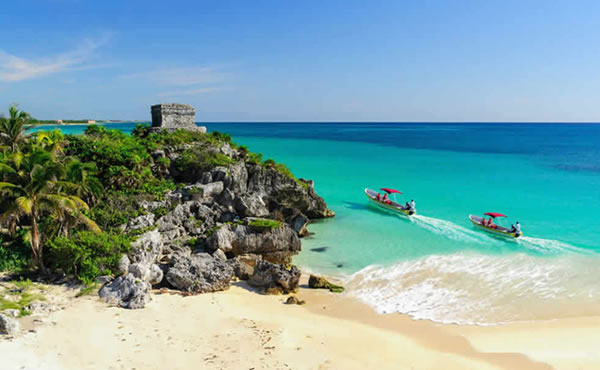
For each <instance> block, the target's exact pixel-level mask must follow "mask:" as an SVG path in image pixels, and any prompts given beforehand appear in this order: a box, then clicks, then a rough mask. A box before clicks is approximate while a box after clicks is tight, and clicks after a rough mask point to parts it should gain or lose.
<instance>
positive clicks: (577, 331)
mask: <svg viewBox="0 0 600 370" xmlns="http://www.w3.org/2000/svg"><path fill="white" fill-rule="evenodd" d="M297 296H298V298H300V299H303V300H306V302H307V303H306V304H305V305H301V306H300V305H286V304H284V301H285V299H286V298H287V296H264V295H259V294H257V293H255V292H253V291H251V290H249V288H247V287H246V286H245V285H244V284H243V283H236V284H234V286H232V287H231V288H230V289H229V290H228V291H225V292H219V293H213V294H203V295H197V296H190V297H183V296H180V295H171V294H155V295H154V296H153V300H152V302H151V303H150V304H149V305H148V306H147V307H146V308H144V309H142V310H125V309H120V308H115V307H106V305H104V304H103V303H101V302H100V301H99V300H98V299H97V298H95V297H94V296H87V297H82V298H73V299H69V300H68V303H67V305H66V307H65V309H64V310H60V311H57V312H53V313H51V314H49V316H48V317H46V318H44V320H42V321H43V323H38V324H37V326H36V328H35V332H28V333H26V334H23V335H21V336H18V337H17V338H14V339H0V368H1V369H550V368H559V369H598V368H600V350H599V349H600V319H599V318H596V317H589V318H578V319H565V320H556V321H552V322H532V323H523V324H513V325H504V326H497V327H473V326H455V325H440V324H435V323H432V322H429V321H415V320H412V319H411V318H409V317H407V316H403V315H378V314H376V313H375V312H374V311H373V310H372V309H371V308H369V307H368V306H366V305H364V304H362V303H360V302H358V301H356V300H354V299H352V298H350V297H348V296H346V295H344V294H341V295H340V294H333V293H329V292H327V291H314V290H310V289H306V288H302V289H300V291H299V292H298V294H297ZM26 326H27V325H26V324H25V325H24V327H25V328H26ZM26 329H27V328H26Z"/></svg>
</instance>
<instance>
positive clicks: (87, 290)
mask: <svg viewBox="0 0 600 370" xmlns="http://www.w3.org/2000/svg"><path fill="white" fill-rule="evenodd" d="M96 293H98V283H96V282H94V283H92V284H88V285H86V286H84V287H83V288H81V289H80V290H79V293H77V295H76V296H75V297H77V298H79V297H83V296H86V295H95V294H96Z"/></svg>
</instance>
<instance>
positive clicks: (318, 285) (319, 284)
mask: <svg viewBox="0 0 600 370" xmlns="http://www.w3.org/2000/svg"><path fill="white" fill-rule="evenodd" d="M308 287H309V288H313V289H329V291H331V292H333V293H341V292H343V291H344V287H342V286H340V285H335V284H332V283H330V282H329V281H327V279H325V278H322V277H320V276H316V275H312V274H311V275H310V277H309V278H308Z"/></svg>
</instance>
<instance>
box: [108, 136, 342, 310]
mask: <svg viewBox="0 0 600 370" xmlns="http://www.w3.org/2000/svg"><path fill="white" fill-rule="evenodd" d="M246 154H247V153H246V152H245V151H244V150H243V149H239V148H234V147H232V146H231V145H229V144H227V143H225V144H223V143H220V144H215V143H214V142H208V143H207V142H202V143H191V144H188V143H186V144H183V145H179V146H165V147H164V148H161V149H158V150H156V151H155V152H154V153H152V155H153V157H154V158H155V159H156V161H157V162H168V163H170V165H169V166H168V167H167V168H165V169H164V175H165V176H170V177H172V178H174V179H176V181H177V182H178V187H177V189H176V190H173V191H170V192H168V193H167V194H166V195H165V197H164V200H162V201H154V202H144V201H142V202H140V204H139V206H140V207H141V208H142V209H143V210H144V211H145V214H143V215H141V216H138V217H136V218H133V219H130V220H129V221H128V222H127V224H125V225H123V227H122V228H123V230H125V231H132V230H138V231H139V232H140V233H142V234H141V235H140V236H139V238H138V239H137V241H136V242H135V243H134V244H133V248H132V250H131V252H130V253H129V255H127V256H124V257H123V259H122V264H121V266H120V270H121V274H122V275H121V276H120V277H118V278H117V279H115V280H113V281H109V282H108V283H106V284H105V285H104V286H103V287H102V289H101V290H100V296H101V297H102V298H104V299H105V300H106V301H107V302H110V303H113V304H116V305H119V306H122V307H126V308H140V307H143V306H144V305H145V303H146V302H147V301H148V299H149V292H150V291H151V287H152V286H159V287H168V288H172V289H177V290H181V291H184V292H188V293H205V292H213V291H218V290H224V289H227V288H228V287H229V285H230V282H231V280H232V279H236V278H237V279H243V280H249V282H250V283H251V284H252V285H253V286H255V287H257V288H258V289H260V290H261V291H264V292H267V293H288V292H291V291H294V290H295V289H296V288H297V286H298V281H299V276H300V271H299V270H298V269H297V268H296V267H295V266H291V265H290V264H291V262H292V256H293V255H295V254H297V253H298V252H299V251H300V249H301V237H302V236H304V235H306V233H307V225H308V224H309V223H310V220H311V219H315V218H324V217H333V216H334V213H333V211H331V210H329V209H328V208H327V205H326V204H325V201H324V200H323V199H322V198H321V197H320V196H318V195H317V194H316V192H315V190H314V183H313V182H312V181H308V180H303V179H295V178H294V177H293V176H291V174H289V173H285V172H282V171H281V170H278V169H277V168H276V167H274V166H268V165H264V164H259V163H252V162H251V161H248V160H246ZM215 156H216V157H215ZM161 158H165V159H164V160H161ZM189 158H192V159H193V160H190V159H189ZM207 158H209V159H211V160H214V159H215V158H217V159H219V162H218V163H219V165H213V166H207V165H206V163H207ZM183 159H185V160H186V161H185V162H183ZM167 160H168V161H167ZM183 164H185V166H184V165H183Z"/></svg>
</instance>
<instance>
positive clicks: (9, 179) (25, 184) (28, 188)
mask: <svg viewBox="0 0 600 370" xmlns="http://www.w3.org/2000/svg"><path fill="white" fill-rule="evenodd" d="M0 179H1V180H2V181H1V182H0V194H1V195H2V200H3V201H2V209H0V212H1V213H0V222H3V221H5V220H9V219H11V218H12V219H15V218H17V219H21V218H27V219H28V220H29V222H30V223H31V227H30V230H29V233H28V240H29V243H30V245H31V252H32V259H33V262H34V264H35V265H36V266H38V268H39V269H40V271H41V272H42V273H43V274H47V270H46V267H45V266H44V260H43V240H42V237H41V235H40V227H39V222H40V220H41V217H42V216H43V215H45V214H50V215H54V216H55V217H56V218H57V219H60V220H64V219H66V218H65V215H70V216H72V217H76V218H78V219H80V220H82V222H83V223H85V224H86V225H87V226H88V227H90V228H91V229H92V230H95V231H99V228H98V226H97V225H96V224H95V223H94V222H93V221H92V220H90V219H89V218H87V217H86V216H85V215H84V214H83V213H82V211H83V210H87V209H88V205H87V204H86V203H85V202H84V201H83V200H81V198H79V197H78V196H75V195H69V194H68V193H66V192H65V191H64V189H72V188H75V187H76V185H75V184H72V183H70V182H68V181H65V180H64V179H65V169H64V167H63V166H62V165H61V164H60V163H59V162H57V161H56V160H55V157H54V156H53V155H52V153H51V152H48V151H46V150H43V149H40V148H37V149H35V148H34V150H33V151H32V152H29V153H26V154H23V153H21V152H15V153H13V155H12V156H9V157H8V158H5V160H4V163H2V164H0Z"/></svg>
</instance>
